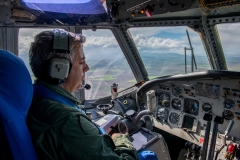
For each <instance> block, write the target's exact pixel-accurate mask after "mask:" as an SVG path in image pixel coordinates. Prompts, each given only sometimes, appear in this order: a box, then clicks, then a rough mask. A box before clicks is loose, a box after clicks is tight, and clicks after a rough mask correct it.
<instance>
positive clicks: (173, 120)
mask: <svg viewBox="0 0 240 160" xmlns="http://www.w3.org/2000/svg"><path fill="white" fill-rule="evenodd" d="M179 120H180V115H178V114H177V113H174V112H172V113H171V114H170V115H169V121H170V122H171V123H172V124H176V123H178V122H179Z"/></svg>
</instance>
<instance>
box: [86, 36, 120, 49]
mask: <svg viewBox="0 0 240 160" xmlns="http://www.w3.org/2000/svg"><path fill="white" fill-rule="evenodd" d="M84 47H103V48H114V47H119V45H118V43H117V41H116V39H115V37H114V36H113V35H112V36H110V37H106V36H89V37H87V40H86V42H85V43H84Z"/></svg>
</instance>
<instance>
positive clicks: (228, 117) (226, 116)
mask: <svg viewBox="0 0 240 160" xmlns="http://www.w3.org/2000/svg"><path fill="white" fill-rule="evenodd" d="M222 116H223V118H224V119H226V120H232V119H233V118H234V114H233V112H232V111H230V110H224V111H223V113H222Z"/></svg>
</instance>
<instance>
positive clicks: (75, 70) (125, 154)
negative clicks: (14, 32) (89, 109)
mask: <svg viewBox="0 0 240 160" xmlns="http://www.w3.org/2000/svg"><path fill="white" fill-rule="evenodd" d="M57 35H58V36H57ZM64 36H65V37H64ZM55 41H56V42H55ZM65 42H67V45H63V44H64V43H65ZM84 42H85V37H84V36H82V35H81V34H74V33H71V32H67V31H64V30H62V29H54V30H47V31H43V32H41V33H39V34H38V35H36V36H35V39H34V42H32V44H31V47H30V51H29V57H30V66H31V69H32V71H33V73H34V75H35V77H36V80H35V83H34V98H33V100H32V104H31V107H30V109H29V113H28V118H27V125H28V127H29V130H30V133H31V136H32V140H33V143H34V145H35V149H36V152H37V155H38V157H39V159H54V160H56V159H81V160H84V159H98V160H101V159H104V160H115V159H124V160H127V159H129V160H130V159H131V160H133V159H134V160H136V159H139V157H138V153H137V152H136V150H135V148H134V147H133V145H132V143H131V142H130V140H129V137H128V136H127V135H124V134H117V133H115V134H113V135H111V136H109V135H106V134H103V132H102V131H101V130H100V129H99V128H98V127H97V126H96V125H95V124H94V123H93V122H92V121H91V120H90V119H89V118H88V116H86V115H85V113H84V112H83V111H82V110H80V109H79V108H78V104H80V103H81V101H80V100H79V99H77V98H75V97H74V96H73V95H72V94H71V93H73V92H75V91H77V90H78V89H80V88H81V87H82V81H83V80H84V76H85V72H87V71H88V70H89V67H88V65H87V63H86V59H85V55H84V52H83V43H84ZM55 43H56V44H55ZM56 46H57V47H56ZM54 47H56V48H54ZM65 77H66V78H65Z"/></svg>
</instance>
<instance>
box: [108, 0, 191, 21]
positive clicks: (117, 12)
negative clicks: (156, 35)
mask: <svg viewBox="0 0 240 160" xmlns="http://www.w3.org/2000/svg"><path fill="white" fill-rule="evenodd" d="M193 3H194V2H193V1H192V0H185V1H183V0H161V1H159V0H138V1H127V0H119V1H115V0H110V1H109V3H108V4H109V5H110V6H109V8H110V15H111V17H112V18H116V19H127V18H141V17H149V18H150V17H152V16H154V15H157V14H163V13H168V12H177V11H184V10H187V9H189V8H191V7H192V5H193Z"/></svg>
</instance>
